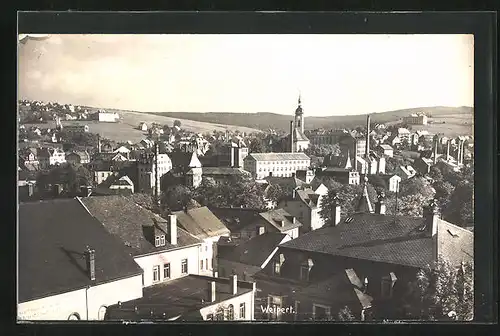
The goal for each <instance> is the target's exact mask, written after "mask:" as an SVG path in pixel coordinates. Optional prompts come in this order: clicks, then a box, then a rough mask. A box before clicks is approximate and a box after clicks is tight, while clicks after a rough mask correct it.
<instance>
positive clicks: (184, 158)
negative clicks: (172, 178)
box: [169, 151, 203, 188]
mask: <svg viewBox="0 0 500 336" xmlns="http://www.w3.org/2000/svg"><path fill="white" fill-rule="evenodd" d="M169 156H170V158H171V161H172V172H173V173H174V174H175V175H176V176H178V177H180V179H181V180H182V182H183V183H184V184H185V185H186V186H190V187H195V188H197V187H198V186H199V185H200V184H201V181H202V175H203V170H202V165H201V162H200V160H199V159H198V155H197V154H196V152H181V151H174V152H172V153H169ZM188 172H190V173H189V174H188Z"/></svg>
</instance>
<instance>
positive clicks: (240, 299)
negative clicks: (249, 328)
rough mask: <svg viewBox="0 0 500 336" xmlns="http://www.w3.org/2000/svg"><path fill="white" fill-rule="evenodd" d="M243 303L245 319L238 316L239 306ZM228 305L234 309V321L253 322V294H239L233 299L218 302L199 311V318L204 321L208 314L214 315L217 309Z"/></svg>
mask: <svg viewBox="0 0 500 336" xmlns="http://www.w3.org/2000/svg"><path fill="white" fill-rule="evenodd" d="M241 303H245V317H244V318H241V316H240V304H241ZM230 304H232V305H233V307H234V319H235V320H243V321H253V320H254V319H255V297H254V292H253V291H251V292H248V293H245V294H241V295H238V296H235V297H233V298H230V299H228V300H225V301H222V302H219V303H216V304H214V305H213V306H208V307H205V308H202V309H201V310H200V313H201V316H202V317H203V319H204V320H206V319H207V315H208V314H214V316H215V312H216V311H217V308H218V307H220V306H222V307H227V306H229V305H230Z"/></svg>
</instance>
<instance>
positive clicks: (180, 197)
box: [161, 185, 192, 211]
mask: <svg viewBox="0 0 500 336" xmlns="http://www.w3.org/2000/svg"><path fill="white" fill-rule="evenodd" d="M191 198H192V191H191V190H190V189H189V188H188V187H186V186H184V185H175V186H169V187H168V188H167V189H166V190H165V191H164V192H163V193H162V195H161V204H162V205H163V207H164V208H165V210H167V211H180V210H182V209H184V207H186V206H187V205H188V203H189V201H190V200H191Z"/></svg>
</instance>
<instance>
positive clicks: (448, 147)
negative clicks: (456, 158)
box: [446, 140, 451, 161]
mask: <svg viewBox="0 0 500 336" xmlns="http://www.w3.org/2000/svg"><path fill="white" fill-rule="evenodd" d="M450 145H451V142H450V140H448V141H446V161H448V160H449V159H450Z"/></svg>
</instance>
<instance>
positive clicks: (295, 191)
mask: <svg viewBox="0 0 500 336" xmlns="http://www.w3.org/2000/svg"><path fill="white" fill-rule="evenodd" d="M295 197H297V190H296V189H293V190H292V199H295Z"/></svg>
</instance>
